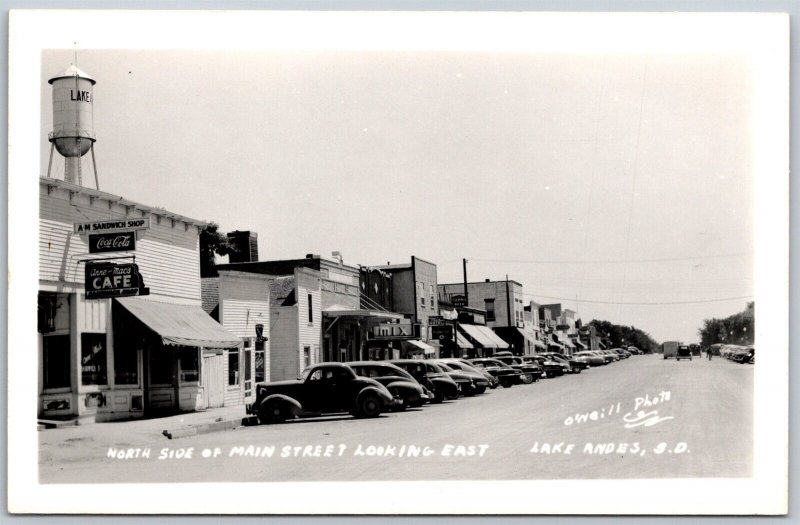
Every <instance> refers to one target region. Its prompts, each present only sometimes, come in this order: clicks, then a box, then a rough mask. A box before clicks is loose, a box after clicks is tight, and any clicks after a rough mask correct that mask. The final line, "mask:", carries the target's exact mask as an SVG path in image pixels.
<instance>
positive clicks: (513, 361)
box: [494, 352, 544, 385]
mask: <svg viewBox="0 0 800 525" xmlns="http://www.w3.org/2000/svg"><path fill="white" fill-rule="evenodd" d="M494 358H495V359H497V360H498V361H500V362H502V363H505V364H507V365H508V366H510V367H511V368H514V369H516V370H519V371H520V372H521V374H520V376H519V380H520V382H521V383H523V384H525V385H529V384H531V383H533V382H534V381H538V380H539V378H540V377H542V371H543V370H544V369H543V368H542V367H541V366H539V363H533V362H526V361H523V360H522V359H521V358H519V357H517V356H514V355H512V354H511V352H496V353H495V354H494Z"/></svg>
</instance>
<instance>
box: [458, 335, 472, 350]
mask: <svg viewBox="0 0 800 525" xmlns="http://www.w3.org/2000/svg"><path fill="white" fill-rule="evenodd" d="M456 344H457V345H458V347H459V348H461V349H462V350H472V349H473V348H475V347H474V346H473V345H472V343H470V342H469V341H467V338H466V337H464V336H463V335H461V333H459V332H456Z"/></svg>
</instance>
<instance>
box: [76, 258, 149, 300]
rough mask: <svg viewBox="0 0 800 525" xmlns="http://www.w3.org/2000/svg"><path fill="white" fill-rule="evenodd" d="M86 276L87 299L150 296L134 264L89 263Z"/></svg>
mask: <svg viewBox="0 0 800 525" xmlns="http://www.w3.org/2000/svg"><path fill="white" fill-rule="evenodd" d="M85 276H86V280H85V286H86V298H87V299H104V298H107V297H127V296H131V295H149V294H150V289H149V288H145V286H144V279H142V276H141V274H140V273H139V267H138V266H137V265H136V264H133V263H108V262H95V263H93V262H87V263H86V274H85Z"/></svg>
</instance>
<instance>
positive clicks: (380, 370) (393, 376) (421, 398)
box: [347, 361, 433, 410]
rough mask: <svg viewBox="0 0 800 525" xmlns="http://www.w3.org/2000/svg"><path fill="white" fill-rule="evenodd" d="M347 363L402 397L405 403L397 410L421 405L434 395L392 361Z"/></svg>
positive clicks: (357, 371)
mask: <svg viewBox="0 0 800 525" xmlns="http://www.w3.org/2000/svg"><path fill="white" fill-rule="evenodd" d="M347 365H348V366H349V367H350V368H352V369H353V371H354V372H355V373H356V374H357V375H359V376H362V377H369V378H371V379H374V380H375V381H377V382H378V383H380V384H382V385H383V386H385V387H386V388H387V389H389V392H391V394H392V395H393V396H394V397H399V398H400V399H402V400H403V404H402V405H400V406H398V407H397V410H405V409H406V408H408V407H415V408H416V407H421V406H422V405H424V404H425V403H426V402H427V401H429V400H430V399H431V398H432V397H433V395H432V394H430V393H429V392H428V390H427V389H426V388H425V387H424V386H422V385H421V384H419V382H418V381H417V380H416V379H414V378H413V377H412V376H411V374H409V373H408V372H406V371H405V370H403V369H402V368H400V367H398V366H397V365H393V364H392V363H387V362H385V361H354V362H351V363H347ZM429 394H430V395H429Z"/></svg>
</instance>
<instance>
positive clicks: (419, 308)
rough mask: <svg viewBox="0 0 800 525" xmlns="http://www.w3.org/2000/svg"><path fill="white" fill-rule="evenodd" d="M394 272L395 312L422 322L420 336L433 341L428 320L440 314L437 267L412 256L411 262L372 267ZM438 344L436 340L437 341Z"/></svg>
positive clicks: (393, 309)
mask: <svg viewBox="0 0 800 525" xmlns="http://www.w3.org/2000/svg"><path fill="white" fill-rule="evenodd" d="M372 268H374V269H378V270H381V271H383V272H386V273H388V274H390V275H391V278H392V300H393V308H392V309H391V310H392V311H394V312H398V313H401V314H405V315H406V316H408V317H409V318H410V319H411V320H412V322H414V323H415V324H417V325H419V332H418V333H417V334H415V335H417V337H418V339H419V340H420V341H421V342H423V343H426V344H427V343H430V342H431V341H432V339H431V333H430V329H429V323H428V319H429V318H430V317H436V316H438V315H439V306H438V304H437V303H438V300H437V286H438V282H437V279H438V277H437V270H436V265H435V264H433V263H432V262H429V261H425V260H423V259H420V258H419V257H416V256H414V255H412V256H411V262H410V263H403V264H387V265H383V266H375V267H372ZM434 343H435V341H434Z"/></svg>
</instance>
